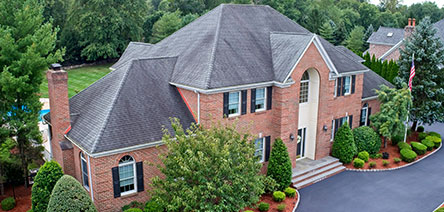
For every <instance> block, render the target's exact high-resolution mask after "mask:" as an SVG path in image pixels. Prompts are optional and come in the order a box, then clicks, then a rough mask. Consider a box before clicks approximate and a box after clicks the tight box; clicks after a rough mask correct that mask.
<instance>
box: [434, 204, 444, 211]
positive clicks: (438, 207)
mask: <svg viewBox="0 0 444 212" xmlns="http://www.w3.org/2000/svg"><path fill="white" fill-rule="evenodd" d="M442 206H444V202H442V203H441V205H439V206H438V207H437V208H435V209H434V210H433V211H432V212H434V211H436V210H438V209H440V208H441V207H442Z"/></svg>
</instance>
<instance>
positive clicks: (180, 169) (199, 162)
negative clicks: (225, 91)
mask: <svg viewBox="0 0 444 212" xmlns="http://www.w3.org/2000/svg"><path fill="white" fill-rule="evenodd" d="M172 128H173V129H174V135H171V134H170V133H169V132H167V131H165V134H164V136H163V138H162V141H163V142H164V143H165V145H166V147H167V149H168V152H167V153H166V154H167V155H161V156H160V158H161V161H162V162H163V164H162V165H159V166H158V168H159V170H160V171H161V172H162V174H163V175H164V176H165V177H164V178H160V177H155V178H154V179H153V184H152V186H153V190H151V192H152V195H153V199H154V200H155V201H157V202H158V203H159V204H160V205H162V206H163V207H164V208H166V210H167V211H239V210H241V209H243V208H244V207H246V206H250V205H252V204H255V203H257V202H258V201H259V196H260V195H261V194H262V193H264V185H263V181H262V179H263V176H261V175H259V171H260V168H261V167H262V165H261V164H260V163H258V162H257V157H255V156H254V152H255V148H254V144H253V142H251V139H250V136H248V135H246V134H241V133H239V132H238V130H237V129H236V126H221V125H217V124H216V125H215V126H212V127H210V128H202V127H200V126H198V125H194V124H193V125H192V126H191V127H190V128H189V129H187V130H186V131H185V130H184V129H183V128H182V126H181V124H180V123H179V120H178V119H173V121H172ZM189 135H192V136H189Z"/></svg>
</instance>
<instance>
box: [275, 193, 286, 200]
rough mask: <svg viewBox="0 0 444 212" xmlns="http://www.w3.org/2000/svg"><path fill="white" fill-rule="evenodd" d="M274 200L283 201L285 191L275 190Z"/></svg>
mask: <svg viewBox="0 0 444 212" xmlns="http://www.w3.org/2000/svg"><path fill="white" fill-rule="evenodd" d="M273 200H274V201H276V202H282V201H284V200H285V193H284V192H282V191H275V192H273Z"/></svg>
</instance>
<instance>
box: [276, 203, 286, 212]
mask: <svg viewBox="0 0 444 212" xmlns="http://www.w3.org/2000/svg"><path fill="white" fill-rule="evenodd" d="M285 207H286V205H285V204H279V205H278V206H277V210H278V211H284V210H285Z"/></svg>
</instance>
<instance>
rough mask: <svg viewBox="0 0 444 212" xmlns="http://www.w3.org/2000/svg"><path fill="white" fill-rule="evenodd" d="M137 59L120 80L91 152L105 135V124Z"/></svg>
mask: <svg viewBox="0 0 444 212" xmlns="http://www.w3.org/2000/svg"><path fill="white" fill-rule="evenodd" d="M135 61H136V60H131V64H130V65H129V67H128V68H127V71H126V73H125V75H124V76H123V77H122V80H121V81H120V84H119V88H118V90H117V92H116V93H115V95H114V97H113V100H112V103H111V104H110V108H109V109H108V111H107V114H106V118H105V121H104V122H103V125H102V126H101V130H100V132H99V135H98V136H97V137H96V138H95V140H94V141H93V143H92V148H91V152H94V151H95V149H96V145H97V141H98V140H99V139H100V137H102V135H103V133H104V131H105V126H106V124H107V123H108V120H109V117H110V115H111V111H112V109H113V107H114V104H115V103H116V101H117V99H118V97H119V94H120V92H121V91H122V87H123V85H124V84H125V82H126V79H127V78H128V75H129V72H130V71H131V70H132V67H133V65H134V62H135Z"/></svg>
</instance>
